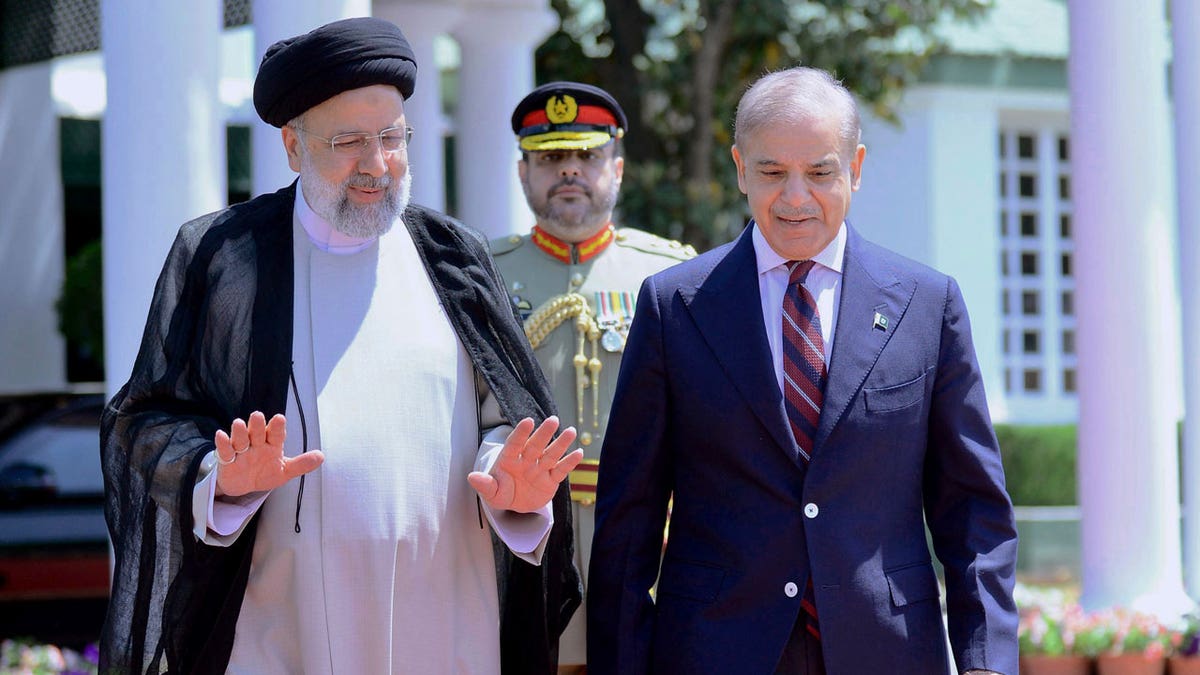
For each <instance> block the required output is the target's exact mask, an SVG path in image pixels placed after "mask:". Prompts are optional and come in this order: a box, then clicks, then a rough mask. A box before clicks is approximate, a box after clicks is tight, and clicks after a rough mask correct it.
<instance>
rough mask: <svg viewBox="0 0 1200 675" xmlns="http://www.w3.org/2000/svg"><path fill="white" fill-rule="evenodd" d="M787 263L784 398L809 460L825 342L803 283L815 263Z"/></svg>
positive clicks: (823, 376) (821, 387)
mask: <svg viewBox="0 0 1200 675" xmlns="http://www.w3.org/2000/svg"><path fill="white" fill-rule="evenodd" d="M789 264H790V266H791V275H790V276H789V277H788V287H787V292H786V293H785V294H784V296H783V384H784V387H783V398H784V400H785V401H786V402H787V413H788V421H790V422H791V425H792V435H793V436H795V438H796V445H797V446H799V448H800V454H801V456H803V457H804V461H805V462H808V460H809V459H810V458H811V457H812V451H813V441H814V439H816V437H817V422H818V421H819V420H820V418H821V403H822V402H823V401H824V399H825V379H826V372H825V342H824V340H822V339H821V317H820V316H818V314H817V301H816V300H815V299H813V296H812V293H809V292H808V289H807V288H805V287H804V280H805V279H806V278H808V272H809V270H811V269H812V266H813V264H814V263H813V261H811V260H805V261H803V262H792V263H789Z"/></svg>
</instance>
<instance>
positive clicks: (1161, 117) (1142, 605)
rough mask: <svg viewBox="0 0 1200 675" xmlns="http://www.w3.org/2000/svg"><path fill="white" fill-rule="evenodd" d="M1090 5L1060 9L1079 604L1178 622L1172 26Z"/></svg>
mask: <svg viewBox="0 0 1200 675" xmlns="http://www.w3.org/2000/svg"><path fill="white" fill-rule="evenodd" d="M1093 5H1094V3H1091V2H1088V0H1069V4H1068V8H1069V17H1070V36H1071V40H1070V45H1071V50H1070V56H1069V60H1068V68H1069V80H1070V91H1071V132H1072V138H1071V153H1072V164H1073V168H1074V171H1073V174H1074V188H1075V198H1074V204H1075V224H1076V233H1077V234H1076V237H1075V251H1076V261H1077V265H1076V269H1077V276H1076V298H1077V302H1076V310H1077V320H1078V324H1077V325H1078V328H1077V331H1078V340H1077V341H1078V352H1079V353H1078V363H1079V385H1080V392H1079V404H1080V406H1079V407H1080V411H1079V468H1078V474H1079V497H1080V506H1081V507H1082V512H1083V517H1082V521H1083V522H1082V544H1083V545H1082V559H1083V594H1082V602H1083V604H1084V605H1085V606H1087V607H1089V608H1099V607H1107V606H1113V605H1123V606H1131V607H1134V608H1137V609H1141V610H1145V611H1152V612H1155V613H1157V614H1160V615H1170V614H1176V615H1177V614H1178V613H1181V612H1183V611H1185V610H1186V609H1187V608H1188V606H1189V605H1190V601H1188V600H1187V597H1186V595H1185V594H1184V592H1183V584H1182V569H1181V564H1180V543H1179V542H1180V540H1179V491H1178V487H1177V486H1178V484H1179V483H1178V479H1179V472H1178V464H1177V462H1176V459H1175V457H1176V454H1175V453H1176V441H1175V424H1176V413H1175V411H1176V409H1177V397H1176V395H1174V393H1173V392H1172V388H1173V387H1172V382H1173V379H1172V377H1171V373H1170V369H1171V368H1172V367H1174V368H1176V369H1177V368H1179V366H1180V364H1179V362H1178V355H1175V356H1174V358H1172V355H1171V354H1169V353H1168V352H1170V351H1171V350H1170V349H1168V348H1166V347H1165V346H1166V345H1170V344H1177V340H1176V339H1174V337H1173V331H1174V330H1177V328H1178V326H1177V325H1172V324H1173V321H1172V319H1173V316H1174V315H1173V310H1172V309H1171V305H1173V304H1174V297H1173V289H1174V275H1173V260H1172V256H1171V255H1170V252H1171V251H1172V250H1173V248H1172V247H1171V246H1172V241H1173V238H1172V236H1171V223H1170V217H1169V202H1170V199H1171V196H1170V193H1169V186H1170V182H1171V177H1170V171H1169V168H1168V167H1169V165H1170V155H1169V146H1168V142H1167V129H1168V128H1169V127H1168V124H1169V122H1168V114H1167V107H1166V79H1165V66H1166V62H1165V54H1164V53H1163V50H1162V49H1161V48H1159V47H1158V45H1161V44H1163V38H1164V37H1165V35H1166V25H1165V22H1164V17H1163V16H1162V13H1161V9H1160V8H1161V7H1162V5H1161V3H1160V4H1157V5H1154V6H1147V5H1146V4H1145V3H1143V2H1139V1H1136V0H1113V1H1112V2H1107V3H1105V10H1104V11H1097V10H1096V8H1095V7H1094V6H1093ZM1155 9H1159V11H1158V12H1156V11H1154V10H1155ZM1175 381H1177V380H1175Z"/></svg>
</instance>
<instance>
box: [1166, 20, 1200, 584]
mask: <svg viewBox="0 0 1200 675" xmlns="http://www.w3.org/2000/svg"><path fill="white" fill-rule="evenodd" d="M1171 25H1172V36H1173V40H1172V42H1173V44H1174V59H1173V66H1172V71H1173V74H1172V78H1171V79H1172V84H1173V87H1174V94H1175V115H1174V117H1175V184H1176V186H1177V187H1176V190H1175V194H1176V197H1177V199H1178V201H1177V204H1178V218H1179V269H1180V275H1179V276H1180V284H1179V285H1180V295H1181V298H1180V299H1181V301H1182V302H1181V306H1182V311H1183V317H1182V319H1183V321H1182V323H1183V354H1184V358H1183V362H1184V363H1185V364H1188V367H1187V368H1185V369H1184V371H1183V378H1184V382H1183V386H1184V402H1185V403H1184V405H1185V408H1184V432H1183V475H1184V481H1183V505H1184V515H1183V563H1184V581H1185V582H1186V584H1187V589H1188V591H1189V592H1190V593H1191V596H1192V597H1193V598H1200V482H1198V479H1200V194H1197V191H1196V189H1195V187H1196V186H1197V185H1200V127H1197V125H1196V120H1197V119H1200V45H1197V40H1200V3H1197V2H1186V1H1184V2H1172V3H1171Z"/></svg>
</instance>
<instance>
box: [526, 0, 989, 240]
mask: <svg viewBox="0 0 1200 675" xmlns="http://www.w3.org/2000/svg"><path fill="white" fill-rule="evenodd" d="M551 4H552V6H553V7H554V9H555V10H556V11H557V12H558V14H559V16H560V17H561V19H562V22H561V26H560V29H559V31H558V32H557V33H555V34H554V35H552V36H551V37H550V38H549V39H548V40H547V41H546V42H545V43H544V44H543V45H542V46H541V48H539V49H538V52H537V72H538V79H539V81H541V82H548V81H551V80H556V79H570V80H577V81H581V82H589V83H592V84H596V85H598V86H600V87H603V88H604V89H606V90H608V91H609V92H610V93H612V94H613V96H615V97H616V98H617V100H618V101H620V102H621V105H622V107H623V108H625V112H626V114H627V115H628V116H629V118H630V119H629V130H628V133H627V136H626V139H627V140H626V143H625V150H626V158H627V159H626V165H625V180H624V184H623V187H622V202H621V204H622V214H623V215H622V220H623V222H624V223H625V224H628V225H632V226H636V227H641V228H644V229H648V230H651V231H653V232H657V233H659V234H663V235H667V236H671V237H677V238H681V239H684V240H685V241H687V242H689V243H692V244H694V245H696V247H697V248H698V249H701V250H703V249H706V248H709V247H711V246H713V245H716V244H720V243H723V242H725V241H728V240H729V239H731V238H733V236H735V235H736V234H737V232H738V231H740V230H741V228H742V226H743V225H744V224H745V219H746V217H747V213H748V211H747V209H746V206H745V200H744V198H743V197H742V195H741V194H740V192H739V191H738V188H737V181H736V175H735V173H734V169H733V162H732V160H731V159H730V156H729V146H730V144H731V143H732V125H733V116H734V112H735V110H736V107H737V101H738V99H739V98H740V97H741V95H742V93H743V92H744V91H745V89H746V87H748V86H749V85H750V83H751V82H753V81H754V80H755V79H757V78H758V77H759V76H760V75H762V74H763V73H765V72H769V71H772V70H778V69H782V68H788V67H791V66H793V65H797V64H804V65H809V66H814V67H818V68H823V69H826V70H828V71H830V72H832V73H834V74H835V76H837V77H838V78H839V79H841V80H842V81H843V82H844V83H845V84H846V86H847V87H848V88H849V89H850V90H851V91H853V92H855V94H856V95H857V96H858V97H859V100H860V101H862V102H863V104H864V107H865V108H867V109H869V110H870V111H871V112H873V113H874V114H876V115H878V116H880V117H883V118H885V119H894V118H895V114H894V107H895V105H896V103H897V101H898V99H899V95H900V93H901V92H902V91H903V89H904V87H905V86H907V85H909V84H910V83H912V82H913V81H914V79H915V78H916V77H917V75H918V74H919V73H920V71H921V68H922V67H923V66H924V64H925V63H926V62H927V60H928V59H929V58H930V57H931V56H932V55H933V54H935V53H936V52H937V51H938V50H939V49H941V48H943V45H942V44H941V42H940V41H939V40H938V39H937V37H936V35H935V33H934V30H933V29H934V26H935V24H936V23H937V22H938V21H949V20H970V19H973V18H975V17H978V16H979V15H980V14H981V13H982V12H983V11H985V10H986V9H987V7H988V6H989V5H990V2H989V0H907V1H899V2H897V1H890V2H889V1H885V0H836V1H830V2H804V1H799V0H657V1H656V0H552V2H551Z"/></svg>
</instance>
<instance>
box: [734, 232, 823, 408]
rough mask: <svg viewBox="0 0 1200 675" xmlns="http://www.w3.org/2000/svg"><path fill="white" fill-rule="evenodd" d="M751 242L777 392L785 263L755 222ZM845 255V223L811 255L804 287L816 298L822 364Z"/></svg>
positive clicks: (779, 370) (786, 279)
mask: <svg viewBox="0 0 1200 675" xmlns="http://www.w3.org/2000/svg"><path fill="white" fill-rule="evenodd" d="M750 237H751V239H752V240H753V242H754V257H755V259H756V260H757V262H758V295H759V298H760V299H761V300H762V313H763V325H764V326H766V330H767V344H768V345H770V347H771V362H772V364H773V365H774V369H775V380H776V382H777V383H778V384H779V391H780V392H782V391H783V296H784V294H785V293H786V292H787V285H788V276H789V274H790V273H789V271H788V263H789V262H791V260H789V259H787V258H784V257H783V256H781V255H779V253H777V252H776V251H775V249H773V248H771V245H770V244H769V243H767V239H766V237H764V236H763V233H762V232H761V231H760V230H759V229H758V223H755V224H754V230H753V231H752V232H751V233H750ZM845 256H846V224H845V223H842V226H841V227H839V228H838V231H837V235H835V236H834V238H833V241H831V242H829V245H828V246H826V247H825V248H823V249H821V252H820V253H818V254H816V255H815V256H813V257H812V260H813V262H815V263H816V264H815V265H813V267H812V269H811V270H810V271H809V273H808V278H807V279H806V280H805V282H804V287H805V288H807V289H808V292H809V293H812V296H813V298H814V299H815V300H816V301H817V315H818V316H819V317H820V318H821V340H822V341H824V343H825V367H826V368H827V369H828V368H829V358H830V356H831V355H832V354H833V333H834V328H835V327H836V326H837V313H838V303H839V302H840V301H841V299H842V263H843V262H844V260H845Z"/></svg>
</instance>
